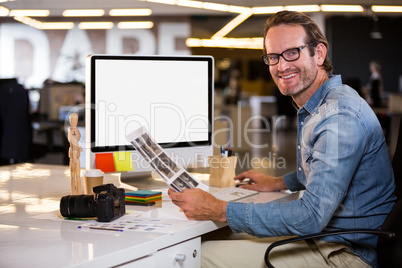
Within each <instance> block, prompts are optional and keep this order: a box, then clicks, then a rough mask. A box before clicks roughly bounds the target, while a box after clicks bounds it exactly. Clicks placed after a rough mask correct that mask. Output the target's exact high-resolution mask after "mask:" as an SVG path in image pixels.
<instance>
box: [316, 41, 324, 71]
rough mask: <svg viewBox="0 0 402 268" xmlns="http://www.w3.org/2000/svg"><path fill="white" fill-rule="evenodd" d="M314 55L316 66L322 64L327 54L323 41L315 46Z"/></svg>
mask: <svg viewBox="0 0 402 268" xmlns="http://www.w3.org/2000/svg"><path fill="white" fill-rule="evenodd" d="M315 55H316V58H317V64H318V66H322V65H323V64H324V60H325V57H326V56H327V47H326V46H325V45H324V44H323V43H319V44H318V45H317V46H316V47H315Z"/></svg>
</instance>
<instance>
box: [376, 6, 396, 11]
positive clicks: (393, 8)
mask: <svg viewBox="0 0 402 268" xmlns="http://www.w3.org/2000/svg"><path fill="white" fill-rule="evenodd" d="M371 10H372V11H374V12H402V6H372V7H371Z"/></svg>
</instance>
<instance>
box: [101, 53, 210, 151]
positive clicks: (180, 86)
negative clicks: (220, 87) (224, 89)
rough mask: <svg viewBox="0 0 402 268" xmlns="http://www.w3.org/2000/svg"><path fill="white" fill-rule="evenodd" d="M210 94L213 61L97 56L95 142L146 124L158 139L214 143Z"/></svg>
mask: <svg viewBox="0 0 402 268" xmlns="http://www.w3.org/2000/svg"><path fill="white" fill-rule="evenodd" d="M208 92H209V89H208V62H207V61H189V60H183V61H181V60H157V59H153V60H138V59H136V60H127V59H113V60H111V59H96V61H95V105H96V107H95V111H96V113H95V128H96V129H95V133H96V135H95V146H102V147H103V146H120V145H129V142H127V140H126V134H128V133H130V132H132V131H133V130H135V129H137V128H138V127H140V126H141V125H144V126H145V127H147V129H148V130H149V131H150V133H151V135H152V136H153V137H154V138H155V140H156V141H157V142H158V143H177V142H192V141H208V111H209V108H208V105H209V104H208V101H209V96H208Z"/></svg>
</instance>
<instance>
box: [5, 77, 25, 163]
mask: <svg viewBox="0 0 402 268" xmlns="http://www.w3.org/2000/svg"><path fill="white" fill-rule="evenodd" d="M30 143H31V123H30V119H29V98H28V92H27V91H26V90H25V89H24V88H23V86H22V85H20V84H18V82H17V80H16V79H14V80H13V79H9V81H8V80H7V81H6V82H4V81H2V82H1V83H0V160H1V162H4V163H5V164H12V163H18V162H24V161H27V158H28V153H29V146H30Z"/></svg>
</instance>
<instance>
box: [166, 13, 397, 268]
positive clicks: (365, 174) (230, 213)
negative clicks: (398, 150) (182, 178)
mask: <svg viewBox="0 0 402 268" xmlns="http://www.w3.org/2000/svg"><path fill="white" fill-rule="evenodd" d="M328 48H329V46H328V42H327V40H326V39H325V37H324V35H323V34H322V32H321V31H320V29H319V27H318V26H317V25H316V24H315V23H314V21H312V20H311V19H310V18H309V17H308V16H306V15H304V14H302V13H299V12H292V11H282V12H279V13H277V14H275V15H273V16H272V17H270V18H269V19H268V20H267V24H266V27H265V34H264V53H265V55H264V56H263V57H262V58H263V60H264V62H265V64H267V65H269V70H270V73H271V75H272V77H273V79H274V81H275V83H276V85H277V86H278V88H279V90H280V91H281V93H282V94H284V95H287V96H291V97H292V98H293V101H294V106H295V108H296V110H297V115H298V135H297V148H296V150H297V170H296V171H294V172H292V173H289V174H286V175H284V176H281V177H270V176H267V175H264V174H261V173H257V172H255V171H247V172H245V173H242V174H240V175H238V176H236V177H235V178H234V179H236V180H240V181H242V180H244V179H245V178H248V179H250V180H252V181H253V182H254V184H248V185H244V186H241V187H244V188H248V189H253V190H258V191H277V190H284V189H289V190H292V191H299V190H304V193H303V195H302V197H301V198H299V199H298V200H295V201H292V202H289V203H283V204H279V203H274V202H270V203H264V204H254V203H247V204H246V203H236V202H229V203H226V202H223V201H220V200H217V199H215V198H214V197H213V196H211V195H210V194H208V193H206V192H203V191H201V190H199V189H186V190H184V191H183V192H182V193H175V192H173V191H171V190H169V195H170V197H171V198H172V201H173V203H174V204H176V205H177V206H179V207H181V208H182V209H183V211H184V213H185V214H186V216H187V217H188V218H189V219H194V220H214V221H221V222H225V221H227V222H228V225H229V227H230V228H231V229H232V230H233V232H234V233H247V234H249V235H251V236H254V237H259V238H254V239H251V238H250V237H248V239H243V240H236V241H233V240H232V241H229V240H223V241H206V242H204V243H203V246H202V266H203V267H264V261H263V256H264V252H265V250H266V248H267V246H268V245H269V243H270V242H272V241H273V239H272V237H279V236H292V235H305V234H312V233H317V232H321V231H323V230H343V229H350V228H356V227H359V228H370V229H375V228H377V229H379V228H380V227H381V225H382V223H383V221H384V219H385V217H386V216H387V214H388V213H389V211H390V210H391V208H392V207H393V205H394V202H395V194H394V190H395V184H394V176H393V172H392V167H391V163H390V159H389V155H388V150H387V146H386V144H385V139H384V136H383V133H382V129H381V126H380V124H379V122H378V120H377V118H376V116H375V114H374V113H373V111H372V109H371V108H370V107H369V106H368V104H367V103H366V101H365V100H363V99H362V98H360V97H359V95H358V94H357V93H356V91H355V90H353V89H352V88H350V87H349V86H347V85H344V84H342V79H341V77H340V76H339V75H337V76H335V75H332V66H331V65H330V62H329V59H328ZM266 237H269V238H266ZM375 248H376V237H375V236H371V235H366V234H355V235H336V236H332V237H327V238H322V239H321V240H309V241H307V242H304V241H302V242H298V243H294V244H290V245H286V246H282V247H280V248H278V249H277V250H275V251H273V252H272V253H271V259H272V263H273V264H274V266H278V267H345V268H346V267H348V268H350V267H376V266H377V256H376V251H375Z"/></svg>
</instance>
